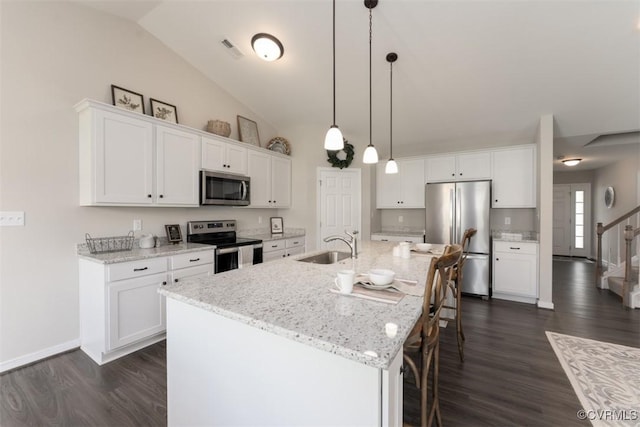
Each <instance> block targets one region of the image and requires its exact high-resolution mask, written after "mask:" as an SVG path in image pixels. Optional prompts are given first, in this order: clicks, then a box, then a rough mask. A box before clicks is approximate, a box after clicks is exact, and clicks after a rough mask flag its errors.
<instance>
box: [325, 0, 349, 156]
mask: <svg viewBox="0 0 640 427" xmlns="http://www.w3.org/2000/svg"><path fill="white" fill-rule="evenodd" d="M343 148H344V138H343V137H342V132H341V131H340V128H339V127H338V125H336V0H333V124H332V125H331V127H330V128H329V130H328V131H327V135H326V136H325V137H324V149H325V150H335V151H337V150H342V149H343Z"/></svg>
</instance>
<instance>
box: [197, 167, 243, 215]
mask: <svg viewBox="0 0 640 427" xmlns="http://www.w3.org/2000/svg"><path fill="white" fill-rule="evenodd" d="M250 183H251V178H249V177H248V176H242V175H234V174H230V173H220V172H211V171H206V170H201V171H200V204H201V205H230V206H248V205H249V202H250V200H251V197H250V194H251V186H250Z"/></svg>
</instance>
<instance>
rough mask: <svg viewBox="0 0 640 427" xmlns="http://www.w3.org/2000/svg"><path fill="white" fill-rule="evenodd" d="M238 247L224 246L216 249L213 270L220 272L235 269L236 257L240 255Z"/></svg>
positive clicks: (236, 264)
mask: <svg viewBox="0 0 640 427" xmlns="http://www.w3.org/2000/svg"><path fill="white" fill-rule="evenodd" d="M239 252H240V248H238V247H235V248H224V249H216V252H215V254H216V255H215V272H216V274H217V273H222V272H223V271H229V270H235V269H236V268H238V257H239V255H240V253H239Z"/></svg>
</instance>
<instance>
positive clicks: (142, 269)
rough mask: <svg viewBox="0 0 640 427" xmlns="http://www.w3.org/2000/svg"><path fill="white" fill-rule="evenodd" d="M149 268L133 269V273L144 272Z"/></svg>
mask: <svg viewBox="0 0 640 427" xmlns="http://www.w3.org/2000/svg"><path fill="white" fill-rule="evenodd" d="M148 269H149V267H144V268H134V269H133V271H145V270H148Z"/></svg>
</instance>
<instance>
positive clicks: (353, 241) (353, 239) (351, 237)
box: [324, 230, 358, 259]
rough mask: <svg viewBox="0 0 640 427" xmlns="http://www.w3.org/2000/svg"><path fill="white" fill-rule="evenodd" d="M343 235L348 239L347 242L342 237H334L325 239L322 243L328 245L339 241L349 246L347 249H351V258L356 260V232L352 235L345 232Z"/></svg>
mask: <svg viewBox="0 0 640 427" xmlns="http://www.w3.org/2000/svg"><path fill="white" fill-rule="evenodd" d="M344 233H345V234H346V235H347V236H348V237H349V240H347V239H346V238H345V237H343V236H338V235H334V236H327V237H325V238H324V241H325V242H327V243H329V242H332V241H334V240H341V241H343V242H345V243H346V244H347V245H349V249H351V258H354V259H355V258H358V239H357V238H356V234H358V231H357V230H354V231H353V233H349V232H348V231H347V230H345V231H344Z"/></svg>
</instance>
